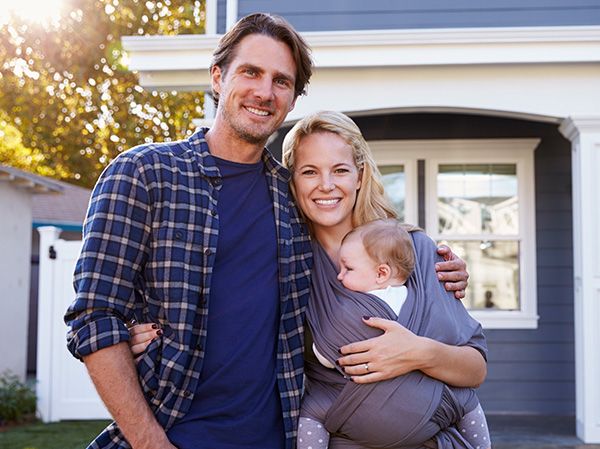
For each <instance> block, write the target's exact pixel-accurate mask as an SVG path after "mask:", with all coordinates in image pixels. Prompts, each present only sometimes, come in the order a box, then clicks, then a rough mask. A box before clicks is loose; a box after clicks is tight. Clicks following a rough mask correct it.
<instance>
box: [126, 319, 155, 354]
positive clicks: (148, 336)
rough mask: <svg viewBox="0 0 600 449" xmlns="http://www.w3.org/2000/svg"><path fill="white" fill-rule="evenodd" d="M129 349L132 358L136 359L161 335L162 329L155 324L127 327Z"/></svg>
mask: <svg viewBox="0 0 600 449" xmlns="http://www.w3.org/2000/svg"><path fill="white" fill-rule="evenodd" d="M128 329H129V335H130V336H131V338H130V339H129V349H130V350H131V352H132V354H133V357H134V358H138V357H139V356H140V355H142V354H143V353H144V351H145V350H146V348H147V347H148V345H149V344H150V343H151V342H152V340H154V339H155V338H157V337H160V336H161V335H162V329H160V328H159V326H158V324H156V323H145V324H133V323H132V325H131V326H129V327H128Z"/></svg>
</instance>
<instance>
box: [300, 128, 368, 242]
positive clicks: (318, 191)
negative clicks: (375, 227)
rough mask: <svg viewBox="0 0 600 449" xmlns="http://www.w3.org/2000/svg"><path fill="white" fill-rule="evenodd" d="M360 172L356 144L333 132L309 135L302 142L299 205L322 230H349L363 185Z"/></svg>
mask: <svg viewBox="0 0 600 449" xmlns="http://www.w3.org/2000/svg"><path fill="white" fill-rule="evenodd" d="M359 175H360V171H359V170H358V167H357V166H356V164H355V162H354V156H353V153H352V147H351V146H350V145H349V144H348V143H347V142H346V141H345V140H344V139H343V138H342V137H340V136H338V135H337V134H334V133H331V132H326V131H324V132H316V133H313V134H310V135H308V136H305V137H303V138H302V140H301V141H300V142H299V144H298V148H297V154H296V164H295V168H294V186H295V190H296V198H297V200H298V206H299V207H300V208H301V209H302V212H304V214H305V216H306V217H307V218H308V219H309V220H310V221H311V224H312V226H313V229H314V230H315V232H318V231H319V230H320V229H321V230H322V229H324V228H329V229H330V230H331V228H337V227H340V230H344V231H346V232H347V231H349V230H350V229H351V228H352V210H353V208H354V204H355V202H356V193H357V190H358V189H359V188H360V179H359Z"/></svg>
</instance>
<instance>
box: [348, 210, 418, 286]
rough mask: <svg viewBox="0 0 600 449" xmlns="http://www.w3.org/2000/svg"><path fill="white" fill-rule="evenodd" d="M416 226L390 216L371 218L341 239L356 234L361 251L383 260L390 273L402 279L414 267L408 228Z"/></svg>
mask: <svg viewBox="0 0 600 449" xmlns="http://www.w3.org/2000/svg"><path fill="white" fill-rule="evenodd" d="M414 230H416V228H415V227H414V226H410V225H403V224H402V223H400V222H399V221H398V220H395V219H393V218H388V219H380V220H373V221H371V222H369V223H365V224H363V225H361V226H358V227H356V228H354V229H353V230H352V231H350V232H349V233H348V234H346V236H345V237H344V239H343V240H342V244H343V242H345V241H346V240H348V239H350V238H353V237H356V238H360V239H361V241H362V244H363V246H364V248H365V251H366V252H367V254H368V255H369V257H370V258H371V259H373V260H374V261H375V262H376V263H377V264H382V263H384V264H387V265H389V266H390V268H391V270H392V277H394V278H397V279H401V280H402V281H406V279H408V277H409V276H410V274H411V273H412V271H413V270H414V268H415V251H414V249H413V245H412V238H411V237H410V235H409V232H410V231H414Z"/></svg>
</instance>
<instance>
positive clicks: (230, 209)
mask: <svg viewBox="0 0 600 449" xmlns="http://www.w3.org/2000/svg"><path fill="white" fill-rule="evenodd" d="M215 161H216V164H217V166H218V167H219V170H220V172H221V176H222V181H223V184H222V187H221V190H220V192H219V198H218V206H217V210H218V214H219V215H218V219H219V240H218V244H217V255H216V261H215V266H214V270H213V275H212V280H211V293H210V298H208V301H209V303H208V324H207V344H206V352H205V358H204V361H203V366H202V371H201V374H200V380H199V382H198V388H197V390H196V393H195V396H194V399H193V402H192V406H191V408H190V410H189V412H188V413H187V414H186V416H185V417H183V418H182V419H181V420H179V421H177V422H176V423H175V425H174V426H173V427H172V428H171V429H170V430H169V431H168V437H169V439H170V440H171V442H172V443H173V444H174V445H175V446H177V447H178V448H180V449H237V448H261V449H280V448H282V447H284V445H285V444H284V429H283V416H282V412H281V404H280V399H279V392H278V388H277V378H276V373H277V364H276V357H277V335H278V328H279V284H278V267H277V235H276V228H275V215H274V212H273V200H272V198H271V194H270V192H269V188H268V185H267V178H266V176H265V172H264V170H265V167H264V163H263V162H262V161H260V162H258V163H256V164H240V163H235V162H230V161H226V160H223V159H219V158H215Z"/></svg>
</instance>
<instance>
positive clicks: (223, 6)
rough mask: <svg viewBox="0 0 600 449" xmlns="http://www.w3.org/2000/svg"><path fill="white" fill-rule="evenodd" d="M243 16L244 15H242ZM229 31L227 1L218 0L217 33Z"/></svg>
mask: <svg viewBox="0 0 600 449" xmlns="http://www.w3.org/2000/svg"><path fill="white" fill-rule="evenodd" d="M240 17H242V16H240ZM226 31H227V1H226V0H217V33H219V34H225V32H226Z"/></svg>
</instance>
